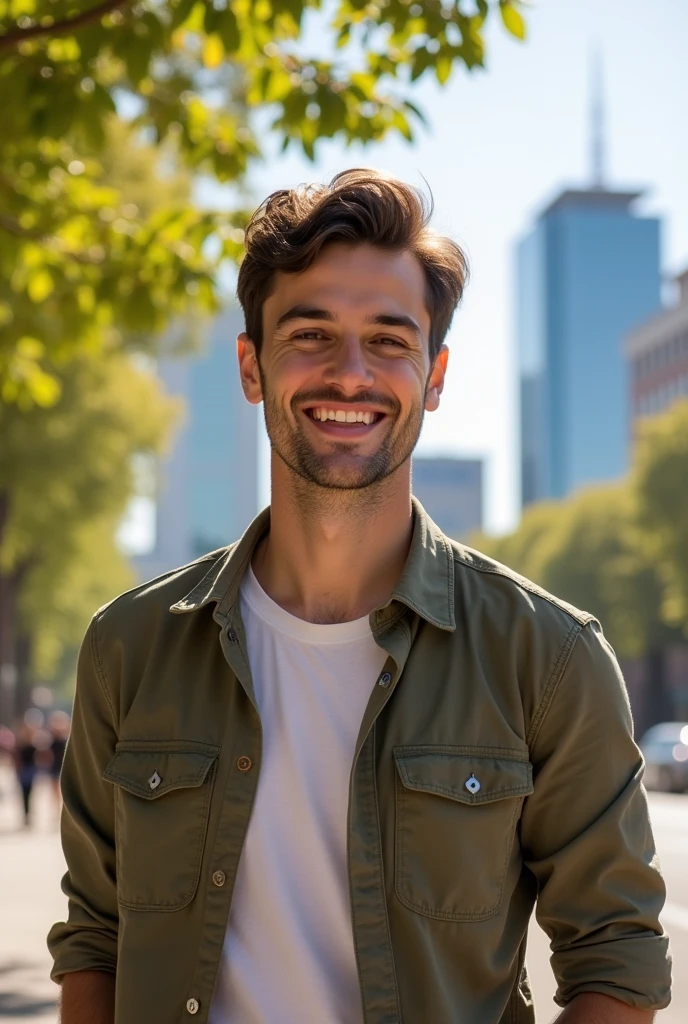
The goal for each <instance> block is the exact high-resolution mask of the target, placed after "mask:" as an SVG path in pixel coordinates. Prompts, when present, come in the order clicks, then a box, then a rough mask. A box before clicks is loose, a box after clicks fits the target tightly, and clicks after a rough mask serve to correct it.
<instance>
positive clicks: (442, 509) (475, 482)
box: [412, 455, 483, 540]
mask: <svg viewBox="0 0 688 1024" xmlns="http://www.w3.org/2000/svg"><path fill="white" fill-rule="evenodd" d="M412 466H413V471H412V481H413V493H414V494H415V496H416V497H417V498H418V500H419V501H420V503H421V505H422V506H423V508H424V509H425V511H426V512H427V513H428V515H429V516H430V518H431V519H433V520H434V521H435V523H437V525H438V526H439V528H440V529H441V530H442V532H443V533H446V534H447V536H448V537H453V538H454V539H455V540H465V539H467V538H468V537H469V536H470V534H471V533H473V532H474V531H475V530H481V529H482V525H483V460H482V459H462V458H456V457H454V456H437V457H434V458H433V457H432V456H427V455H426V456H423V455H414V457H413V463H412Z"/></svg>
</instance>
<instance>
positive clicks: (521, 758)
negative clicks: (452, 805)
mask: <svg viewBox="0 0 688 1024" xmlns="http://www.w3.org/2000/svg"><path fill="white" fill-rule="evenodd" d="M394 760H395V761H396V766H397V771H398V772H399V778H400V779H401V782H402V784H403V786H404V787H405V788H406V789H413V790H416V791H418V792H421V793H435V794H436V795H438V796H446V797H449V799H450V800H457V801H458V802H459V803H462V804H484V803H490V802H491V801H493V800H503V799H505V798H506V797H513V796H528V795H529V794H530V793H532V792H533V767H532V765H531V764H530V762H529V761H528V760H527V759H526V756H525V754H523V753H521V751H519V750H499V749H498V748H494V747H489V748H485V747H469V748H465V747H430V746H422V747H395V748H394Z"/></svg>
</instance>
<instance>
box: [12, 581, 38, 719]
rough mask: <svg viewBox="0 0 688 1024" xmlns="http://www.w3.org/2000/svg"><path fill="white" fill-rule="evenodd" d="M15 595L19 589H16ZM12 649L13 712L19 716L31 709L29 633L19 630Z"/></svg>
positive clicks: (31, 649)
mask: <svg viewBox="0 0 688 1024" xmlns="http://www.w3.org/2000/svg"><path fill="white" fill-rule="evenodd" d="M16 591H17V593H18V592H19V587H18V586H17V587H16ZM14 649H15V653H16V658H17V688H16V690H15V711H16V714H17V716H21V715H23V714H24V712H25V711H26V710H27V708H29V707H31V690H32V689H33V679H32V675H31V656H32V654H33V639H32V637H31V635H30V634H29V633H26V632H24V630H22V629H19V630H18V632H17V635H16V640H15V644H14Z"/></svg>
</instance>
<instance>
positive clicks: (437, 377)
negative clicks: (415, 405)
mask: <svg viewBox="0 0 688 1024" xmlns="http://www.w3.org/2000/svg"><path fill="white" fill-rule="evenodd" d="M448 361H449V349H448V348H447V346H446V345H443V346H442V348H441V349H440V350H439V352H438V353H437V358H436V359H435V365H434V366H433V368H432V370H431V371H430V376H429V377H428V383H427V386H426V388H425V411H426V412H434V411H435V409H437V407H438V406H439V404H440V395H441V394H442V390H443V388H444V375H445V373H446V372H447V362H448Z"/></svg>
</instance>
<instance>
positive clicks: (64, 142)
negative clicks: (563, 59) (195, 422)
mask: <svg viewBox="0 0 688 1024" xmlns="http://www.w3.org/2000/svg"><path fill="white" fill-rule="evenodd" d="M519 6H520V4H519V0H490V2H488V0H425V2H410V0H332V2H328V3H325V0H166V2H163V0H100V2H99V0H50V2H47V0H0V91H1V92H2V94H3V95H4V96H6V97H11V102H5V103H3V104H2V106H1V107H0V281H1V282H2V283H1V284H0V335H1V338H2V340H1V341H0V400H2V401H5V402H9V401H12V402H22V403H23V404H24V405H28V404H30V403H32V402H38V403H39V404H43V405H47V404H50V403H51V402H53V401H55V399H56V397H57V388H58V378H59V374H58V375H56V374H55V373H53V367H54V366H55V365H56V364H57V365H59V364H60V363H61V362H63V361H64V360H65V359H67V358H69V357H70V356H71V355H72V354H73V353H74V352H78V351H83V350H84V349H91V348H93V347H94V346H97V345H98V344H99V343H101V342H102V339H103V336H104V335H105V334H107V332H108V329H111V328H117V329H123V330H125V331H135V332H138V333H143V332H153V331H156V330H160V329H162V328H163V327H164V326H165V324H166V323H167V322H168V321H169V319H170V317H172V316H176V315H179V314H182V313H184V312H185V311H189V310H195V309H197V308H199V307H202V308H205V309H208V308H210V307H212V305H213V303H214V302H215V301H216V283H215V282H216V272H217V268H218V265H219V264H220V263H221V262H222V261H223V260H236V259H237V258H239V256H240V253H241V241H242V226H243V224H244V222H245V216H244V215H243V214H242V213H241V212H240V211H237V212H236V213H234V214H222V215H221V214H218V213H213V212H208V211H202V210H198V209H196V208H195V207H194V206H193V205H192V204H191V203H189V202H188V201H187V202H184V203H181V202H179V201H174V200H173V199H172V197H169V196H168V197H167V200H164V197H161V199H160V201H159V202H157V203H156V204H154V205H153V206H151V208H150V209H147V210H144V209H143V208H142V207H140V206H139V205H138V204H137V203H134V202H132V201H131V200H130V199H128V198H127V197H126V196H124V195H123V194H122V193H121V191H120V190H119V189H118V187H117V183H116V181H115V180H114V179H113V176H112V174H110V173H108V167H107V161H105V160H104V159H103V153H104V151H106V150H107V148H108V145H109V143H110V140H111V134H112V128H111V124H112V122H113V120H119V121H120V122H121V123H122V125H121V126H120V134H119V141H120V144H122V145H124V146H127V147H136V146H138V145H141V144H142V140H144V141H145V143H147V144H148V145H149V146H154V147H156V148H157V147H161V148H162V149H163V150H164V151H165V153H166V154H167V159H168V160H169V161H177V162H179V163H181V164H182V165H184V166H185V167H187V168H188V169H191V170H192V171H193V172H194V173H196V172H204V173H209V174H211V175H213V176H214V177H215V178H216V179H218V180H219V181H222V182H230V183H240V182H242V181H243V180H245V177H246V174H247V171H248V170H249V168H250V166H251V164H252V162H253V161H255V160H256V159H258V158H260V156H261V155H263V154H264V152H265V146H264V140H265V138H266V137H269V136H273V137H275V138H276V139H277V140H278V141H279V142H280V143H281V145H282V147H283V148H286V147H288V146H290V145H292V144H294V145H299V146H300V147H301V148H302V149H303V151H304V152H305V153H306V154H307V156H308V157H310V158H313V157H314V155H315V150H316V146H317V144H318V142H319V140H322V139H328V138H339V139H341V140H343V141H344V142H346V143H350V142H353V141H360V142H372V141H376V140H379V139H382V138H384V137H385V136H387V135H388V134H390V133H392V134H394V133H396V134H400V135H402V136H403V137H405V138H407V139H409V140H411V139H412V138H413V137H414V133H415V131H416V130H417V127H418V125H419V124H420V123H421V122H422V121H423V115H422V113H421V112H420V111H419V110H418V109H417V107H416V106H415V105H414V104H413V103H412V102H411V100H410V99H409V92H410V88H411V85H412V83H414V82H415V81H417V80H418V79H420V78H422V77H424V76H428V75H431V76H434V77H435V78H436V80H437V81H438V82H440V83H445V82H446V81H447V80H448V79H449V77H450V76H451V74H452V72H453V70H454V69H455V68H456V67H458V66H463V67H466V68H469V69H472V68H476V67H480V66H482V65H483V63H484V58H485V41H484V26H485V21H486V19H487V18H488V16H489V14H490V11H491V10H493V9H498V10H499V11H500V12H501V17H502V20H503V23H504V25H505V27H506V29H507V30H508V31H509V32H510V33H511V34H512V35H514V36H515V37H516V38H523V36H524V33H525V29H524V24H523V19H522V17H521V15H520V13H519ZM314 46H315V47H316V48H317V53H314V52H313V49H314ZM123 126H124V127H126V132H125V131H124V127H123Z"/></svg>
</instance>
